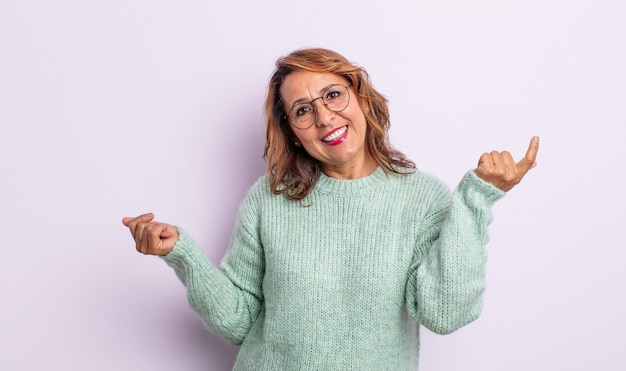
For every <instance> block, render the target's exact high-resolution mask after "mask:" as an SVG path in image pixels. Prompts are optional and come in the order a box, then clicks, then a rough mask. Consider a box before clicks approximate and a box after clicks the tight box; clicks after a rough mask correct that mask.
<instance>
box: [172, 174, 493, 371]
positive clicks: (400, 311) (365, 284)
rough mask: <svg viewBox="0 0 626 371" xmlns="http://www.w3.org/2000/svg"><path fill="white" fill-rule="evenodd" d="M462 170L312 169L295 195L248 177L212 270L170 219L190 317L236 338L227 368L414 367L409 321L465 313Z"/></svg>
mask: <svg viewBox="0 0 626 371" xmlns="http://www.w3.org/2000/svg"><path fill="white" fill-rule="evenodd" d="M503 195H504V192H502V191H500V190H498V189H497V188H495V187H493V186H492V185H490V184H487V183H485V182H483V181H482V180H480V179H479V178H478V177H476V175H475V174H474V173H473V172H471V171H470V172H468V173H467V174H466V176H465V177H464V178H463V180H462V181H461V183H460V184H459V186H458V187H457V188H456V190H455V191H454V192H452V193H450V191H449V190H448V189H447V188H446V187H445V186H444V185H443V184H442V183H441V182H440V181H438V180H436V179H435V178H433V177H431V176H429V175H427V174H425V173H422V172H415V173H413V174H410V175H407V176H402V175H397V174H385V173H384V172H383V170H382V169H380V168H379V169H377V170H376V171H375V172H374V173H372V174H371V175H369V176H367V177H365V178H361V179H356V180H337V179H333V178H330V177H327V176H325V175H322V177H321V178H320V179H319V181H318V183H317V185H316V186H315V188H314V189H313V191H312V192H311V193H310V194H309V196H307V198H305V199H304V200H303V202H298V201H288V200H286V199H285V198H284V197H283V196H277V195H273V194H272V193H271V191H270V189H269V182H268V180H267V178H266V177H262V178H261V179H260V180H259V181H258V182H257V183H256V184H255V185H254V186H253V187H252V189H251V190H250V192H249V194H248V196H247V198H246V200H245V201H244V203H243V204H242V206H241V209H240V212H239V216H238V220H237V224H236V227H235V230H234V232H233V235H232V238H231V241H230V246H229V249H228V251H227V253H226V256H225V257H224V260H223V262H222V269H218V268H216V267H215V266H213V265H212V264H211V263H210V262H209V261H208V259H207V258H206V257H205V255H204V254H203V253H202V251H201V250H200V249H199V248H198V247H197V246H196V244H195V243H194V242H193V241H192V240H191V238H190V237H189V236H188V235H187V234H186V233H185V232H184V231H183V230H182V229H180V228H179V230H180V238H179V240H178V242H177V243H176V246H175V247H174V249H173V250H172V251H171V252H170V253H169V254H168V255H167V256H166V257H165V258H164V259H165V261H166V262H167V263H168V264H169V265H170V266H171V267H173V268H174V269H175V271H176V273H177V275H178V277H179V278H180V279H181V280H182V282H183V283H184V284H185V285H186V286H187V288H188V297H189V303H190V305H191V307H192V308H193V309H194V310H195V311H196V312H197V313H198V314H199V315H200V317H201V318H202V320H203V323H204V324H205V326H206V327H207V328H209V329H210V330H211V331H213V332H214V333H215V334H217V335H219V336H221V337H223V338H224V339H225V340H227V341H228V342H230V343H233V344H241V349H240V352H239V355H238V358H237V361H236V364H235V368H234V369H235V370H255V371H257V370H289V371H291V370H394V371H398V370H415V369H417V359H418V349H419V326H418V324H421V325H423V326H424V327H426V328H428V329H430V330H432V331H434V332H436V333H441V334H446V333H450V332H452V331H455V330H457V329H458V328H460V327H461V326H464V325H465V324H467V323H469V322H471V321H473V320H474V319H476V318H477V317H478V315H479V314H480V311H481V307H482V293H483V290H484V286H485V280H484V276H485V260H486V253H485V248H484V247H485V244H486V243H487V240H488V234H487V225H488V224H489V222H490V221H491V217H492V216H491V211H490V207H491V205H492V204H493V203H494V202H495V201H496V200H497V199H499V198H501V197H502V196H503Z"/></svg>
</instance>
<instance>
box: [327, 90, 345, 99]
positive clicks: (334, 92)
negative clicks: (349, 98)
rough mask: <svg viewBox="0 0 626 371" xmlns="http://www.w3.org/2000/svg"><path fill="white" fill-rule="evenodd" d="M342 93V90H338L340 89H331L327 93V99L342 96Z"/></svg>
mask: <svg viewBox="0 0 626 371" xmlns="http://www.w3.org/2000/svg"><path fill="white" fill-rule="evenodd" d="M340 95H341V92H340V91H338V90H332V91H329V92H328V93H327V94H326V99H327V100H333V99H337V98H339V96H340Z"/></svg>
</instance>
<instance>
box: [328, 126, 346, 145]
mask: <svg viewBox="0 0 626 371" xmlns="http://www.w3.org/2000/svg"><path fill="white" fill-rule="evenodd" d="M346 130H348V127H347V126H344V127H343V128H341V129H339V130H335V131H333V133H332V134H330V135H329V136H327V137H324V138H322V141H323V142H332V141H333V140H335V139H337V138H339V137H340V136H342V135H343V133H345V132H346Z"/></svg>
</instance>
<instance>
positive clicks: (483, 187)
mask: <svg viewBox="0 0 626 371" xmlns="http://www.w3.org/2000/svg"><path fill="white" fill-rule="evenodd" d="M459 189H460V190H463V192H462V194H463V198H465V200H467V201H469V202H470V203H471V204H475V203H476V202H480V201H482V202H484V204H485V205H487V206H488V207H491V206H493V204H495V203H496V201H498V200H499V199H501V198H503V197H504V196H505V195H506V192H504V191H503V190H501V189H499V188H497V187H496V186H494V185H493V184H491V183H488V182H485V181H484V180H482V179H481V178H479V177H478V175H476V173H475V172H474V171H473V170H470V171H468V172H467V173H466V174H465V176H464V177H463V179H462V180H461V183H460V184H459Z"/></svg>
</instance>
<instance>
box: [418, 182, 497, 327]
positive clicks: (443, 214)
mask: <svg viewBox="0 0 626 371" xmlns="http://www.w3.org/2000/svg"><path fill="white" fill-rule="evenodd" d="M504 195H505V193H504V192H503V191H501V190H500V189H498V188H496V187H494V186H493V185H491V184H489V183H486V182H484V181H483V180H482V179H480V178H478V177H477V176H476V174H475V173H474V172H473V171H470V172H468V173H467V174H466V175H465V177H464V178H463V179H462V181H461V183H460V184H459V185H458V187H457V188H456V189H455V190H454V192H453V193H452V195H451V196H449V195H445V196H444V197H440V198H439V199H438V200H437V201H436V202H435V203H434V204H433V205H431V208H430V210H429V212H428V214H427V215H426V218H425V219H424V222H423V224H422V227H421V228H420V232H419V236H418V241H417V247H416V248H417V249H416V257H415V261H414V264H413V266H412V268H411V270H410V272H409V284H408V285H407V303H408V310H409V313H410V314H411V316H412V317H413V318H415V319H416V320H417V321H418V323H420V324H422V325H423V326H425V327H426V328H428V329H429V330H431V331H433V332H435V333H438V334H448V333H451V332H453V331H456V330H457V329H459V328H461V327H462V326H464V325H466V324H468V323H470V322H472V321H474V320H475V319H476V318H478V316H479V315H480V312H481V310H482V294H483V291H484V289H485V263H486V251H485V245H486V244H487V241H488V239H489V235H488V231H487V226H488V225H489V223H490V222H491V220H492V217H493V216H492V213H491V209H490V208H491V206H492V205H493V204H494V203H495V202H496V201H497V200H498V199H500V198H502V197H503V196H504Z"/></svg>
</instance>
